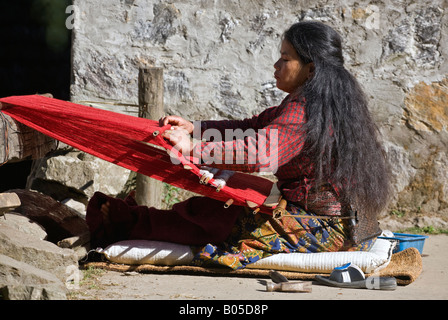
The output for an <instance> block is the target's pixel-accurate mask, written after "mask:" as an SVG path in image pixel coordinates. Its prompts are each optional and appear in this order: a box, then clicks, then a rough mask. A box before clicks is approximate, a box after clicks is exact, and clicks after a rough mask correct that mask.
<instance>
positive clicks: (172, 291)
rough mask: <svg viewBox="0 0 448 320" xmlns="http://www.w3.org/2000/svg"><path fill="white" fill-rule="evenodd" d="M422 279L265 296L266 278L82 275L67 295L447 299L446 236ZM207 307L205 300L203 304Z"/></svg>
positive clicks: (433, 245) (432, 244)
mask: <svg viewBox="0 0 448 320" xmlns="http://www.w3.org/2000/svg"><path fill="white" fill-rule="evenodd" d="M422 259H423V271H422V273H421V275H420V276H419V278H418V279H417V280H416V281H415V282H413V283H411V284H409V285H407V286H399V287H398V288H397V289H396V290H394V291H383V290H367V289H341V288H333V287H327V286H322V285H319V284H317V283H315V282H313V285H312V292H311V293H283V292H266V284H265V283H266V281H270V280H269V279H265V278H240V277H238V278H232V277H212V276H192V275H175V274H140V273H135V272H130V273H121V272H114V271H104V270H98V269H94V270H87V271H83V274H84V280H82V281H81V284H80V288H79V289H77V290H72V291H71V292H70V293H69V299H72V300H111V299H114V300H115V299H119V300H122V299H123V300H189V301H195V303H196V305H197V303H198V301H199V302H200V301H205V300H207V301H210V300H216V301H218V300H238V301H239V303H241V302H244V300H247V301H249V300H251V303H253V302H254V301H259V302H260V303H262V302H263V300H264V301H265V302H266V301H268V300H315V299H325V300H347V299H350V300H351V299H356V300H366V299H368V300H377V299H381V300H403V299H412V300H439V299H442V300H446V299H448V271H447V269H446V266H447V265H448V236H447V235H430V236H429V238H428V239H426V241H425V246H424V249H423V256H422ZM204 303H205V302H204Z"/></svg>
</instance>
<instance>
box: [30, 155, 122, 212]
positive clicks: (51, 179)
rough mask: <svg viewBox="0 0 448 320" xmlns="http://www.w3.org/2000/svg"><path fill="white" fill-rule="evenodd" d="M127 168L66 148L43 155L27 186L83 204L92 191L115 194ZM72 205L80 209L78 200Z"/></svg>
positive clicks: (120, 185) (120, 189)
mask: <svg viewBox="0 0 448 320" xmlns="http://www.w3.org/2000/svg"><path fill="white" fill-rule="evenodd" d="M129 175H130V171H129V170H127V169H124V168H121V167H119V166H117V165H115V164H112V163H109V162H107V161H104V160H102V159H100V158H96V157H94V156H92V155H89V154H86V153H84V152H81V151H78V150H72V149H69V150H68V152H62V153H61V154H59V155H56V156H50V157H46V158H42V159H41V160H40V164H39V165H38V166H37V169H36V170H35V171H34V172H33V174H32V175H31V176H30V177H29V181H30V182H29V187H30V189H32V190H37V191H40V192H42V193H45V194H48V195H50V196H52V197H53V198H54V199H56V200H59V201H61V202H64V201H65V202H68V201H69V199H70V198H71V199H73V201H74V202H78V203H82V204H84V206H85V205H86V204H87V201H88V199H89V198H90V197H92V196H93V194H94V192H95V191H101V192H103V193H105V194H108V195H111V196H116V195H118V194H120V192H121V191H122V190H123V186H124V185H125V184H126V182H127V180H128V178H129ZM73 207H74V208H75V209H76V210H78V211H79V212H80V213H83V212H84V210H85V208H84V209H83V208H82V207H81V206H80V205H79V204H74V203H73Z"/></svg>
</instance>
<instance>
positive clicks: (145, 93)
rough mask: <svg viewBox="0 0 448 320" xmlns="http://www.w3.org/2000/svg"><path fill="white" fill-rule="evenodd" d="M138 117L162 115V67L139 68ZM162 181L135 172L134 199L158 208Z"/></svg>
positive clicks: (157, 116)
mask: <svg viewBox="0 0 448 320" xmlns="http://www.w3.org/2000/svg"><path fill="white" fill-rule="evenodd" d="M138 104H139V117H141V118H146V119H152V120H159V119H160V118H161V117H162V116H163V69H162V68H141V69H140V70H139V75H138ZM162 192H163V183H162V182H160V181H158V180H155V179H151V178H149V177H147V176H145V175H142V174H137V186H136V194H135V200H136V201H137V203H138V204H140V205H145V206H149V207H156V208H160V207H161V205H162Z"/></svg>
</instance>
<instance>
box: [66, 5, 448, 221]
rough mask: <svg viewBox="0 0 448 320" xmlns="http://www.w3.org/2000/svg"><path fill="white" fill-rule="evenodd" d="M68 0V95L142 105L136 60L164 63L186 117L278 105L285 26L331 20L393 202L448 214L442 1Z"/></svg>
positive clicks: (168, 107)
mask: <svg viewBox="0 0 448 320" xmlns="http://www.w3.org/2000/svg"><path fill="white" fill-rule="evenodd" d="M73 4H74V7H73V9H74V10H73V11H72V15H71V16H69V17H68V19H67V23H68V25H69V26H70V27H73V36H74V38H73V39H74V40H73V75H72V86H71V99H72V100H73V101H78V102H82V103H85V104H91V105H94V106H99V107H103V108H107V109H112V110H114V111H118V112H125V113H129V114H136V112H137V107H136V104H137V99H138V95H137V75H138V68H139V67H140V66H158V67H163V68H164V88H165V111H166V113H167V114H179V115H182V116H184V117H187V118H189V119H224V118H226V119H227V118H230V119H239V118H243V117H248V116H251V115H253V114H256V113H259V112H260V111H261V110H263V109H265V108H266V107H268V106H272V105H276V104H278V103H279V102H280V101H281V99H282V98H283V97H284V94H283V93H282V92H280V91H278V90H277V89H276V88H275V81H274V78H273V72H274V68H273V64H274V62H275V61H276V60H277V59H278V51H279V45H280V40H281V36H282V33H283V32H284V30H285V29H286V28H287V27H288V26H289V25H290V24H292V23H294V22H297V21H301V20H318V21H322V22H324V23H327V24H329V25H330V26H332V27H334V28H335V29H336V30H337V31H339V32H340V34H341V35H342V37H343V39H344V49H345V59H346V67H347V68H348V69H349V70H351V71H352V72H353V73H354V74H355V76H356V77H357V78H358V80H359V81H360V82H361V84H362V85H363V86H364V88H365V90H366V92H367V93H368V96H369V97H370V103H371V104H370V106H371V111H372V113H373V115H374V117H375V119H376V120H377V122H378V124H379V126H380V129H381V132H382V134H383V139H384V144H385V146H386V149H387V152H388V155H389V159H390V160H391V164H392V171H393V181H394V191H395V192H394V199H393V201H392V204H391V206H390V210H395V212H398V211H400V212H414V213H418V212H425V213H430V214H440V215H442V216H444V217H448V159H447V150H448V148H447V145H448V108H447V101H448V99H447V98H448V63H447V62H446V56H447V53H448V34H447V29H448V25H447V23H448V16H447V14H446V12H447V10H448V2H447V1H446V0H431V1H429V0H425V1H413V0H403V1H392V0H383V1H364V0H357V1H355V0H345V1H344V0H341V1H324V0H319V1H306V0H305V1H298V0H277V1H275V0H271V1H261V0H252V1H242V0H241V1H237V0H229V1H224V0H222V1H217V0H215V1H209V0H202V1H191V0H179V1H166V0H165V1H164V0H160V1H156V0H107V1H106V0H101V1H98V0H74V2H73ZM73 18H74V19H73ZM93 102H96V103H93Z"/></svg>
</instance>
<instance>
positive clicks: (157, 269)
mask: <svg viewBox="0 0 448 320" xmlns="http://www.w3.org/2000/svg"><path fill="white" fill-rule="evenodd" d="M82 267H83V268H89V267H95V268H101V269H105V270H110V271H118V272H130V271H135V272H141V273H171V274H189V275H205V276H223V277H266V278H269V270H263V269H241V270H230V269H226V268H203V267H195V266H156V265H149V264H143V265H124V264H117V263H112V262H88V263H85V264H83V265H82ZM421 272H422V258H421V255H420V252H419V251H418V250H417V249H415V248H408V249H406V250H404V251H401V252H398V253H395V254H393V255H392V258H391V261H390V263H389V265H388V266H387V267H386V268H384V269H383V270H381V271H380V272H379V273H378V274H376V275H379V276H384V277H395V278H396V279H397V284H398V285H401V286H405V285H408V284H410V283H412V282H414V281H415V280H416V279H417V277H418V276H419V275H420V273H421ZM281 273H282V274H283V275H284V276H285V277H286V278H288V279H289V280H313V279H314V277H315V276H316V275H318V273H302V272H291V271H281ZM321 275H325V274H321ZM327 275H328V274H327ZM366 276H371V274H370V275H366Z"/></svg>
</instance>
